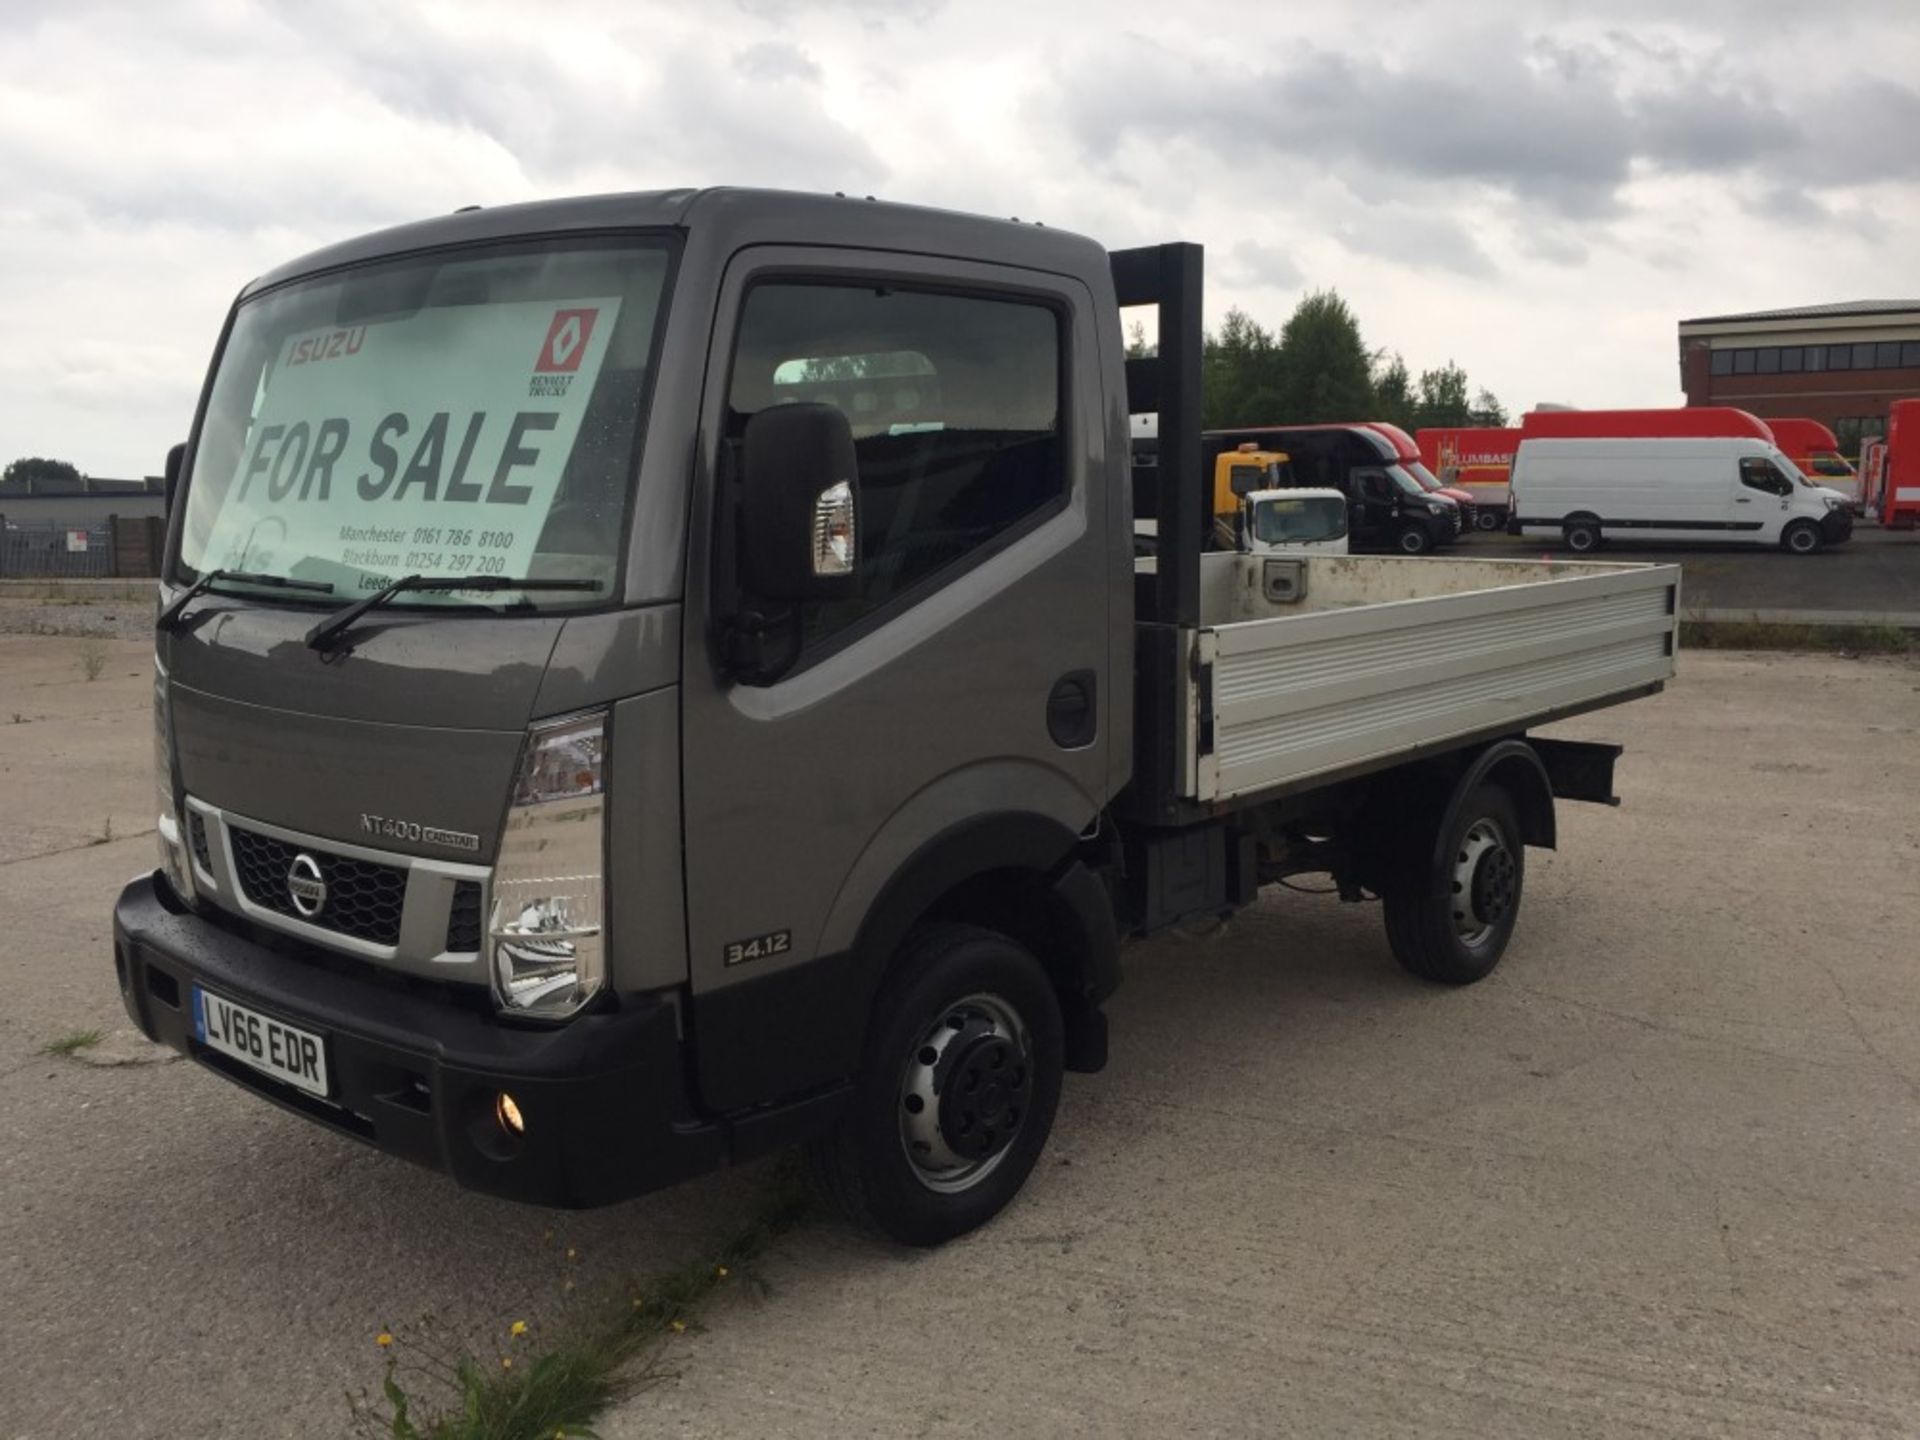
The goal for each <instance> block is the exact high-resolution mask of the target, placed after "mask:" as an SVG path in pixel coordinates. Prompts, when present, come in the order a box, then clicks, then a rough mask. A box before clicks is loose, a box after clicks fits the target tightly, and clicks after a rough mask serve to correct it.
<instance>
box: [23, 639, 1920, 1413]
mask: <svg viewBox="0 0 1920 1440" xmlns="http://www.w3.org/2000/svg"><path fill="white" fill-rule="evenodd" d="M148 663H149V662H148V659H147V650H146V647H145V646H144V645H142V644H139V643H124V642H110V659H109V662H108V663H105V664H103V665H102V667H101V669H100V672H99V674H98V676H97V678H96V679H93V680H88V679H87V678H86V676H85V661H84V659H83V657H82V655H81V654H80V652H79V651H78V649H77V648H76V642H75V641H74V640H72V639H66V638H44V637H4V636H0V793H3V794H5V795H6V796H7V797H8V799H9V802H10V803H9V805H8V815H9V818H10V819H11V821H12V824H11V825H10V826H9V828H8V829H7V830H6V831H4V832H0V916H4V917H5V922H6V927H7V929H8V931H9V932H10V933H11V935H12V937H13V943H12V944H11V945H9V946H8V947H6V948H5V949H4V950H0V995H4V996H5V997H6V1001H7V1003H6V1004H5V1005H4V1006H0V1354H4V1355H5V1357H6V1363H5V1367H4V1379H0V1437H5V1440H15V1437H25V1436H29V1435H32V1436H40V1435H47V1434H56V1433H61V1434H64V1433H88V1434H108V1435H115V1436H180V1435H188V1434H191V1435H194V1436H196V1437H198V1436H248V1437H258V1436H308V1435H334V1434H338V1433H341V1431H342V1430H343V1429H344V1428H345V1425H346V1420H347V1414H348V1412H347V1407H346V1403H345V1401H344V1399H343V1392H345V1391H348V1390H355V1389H360V1388H363V1387H369V1386H373V1385H375V1384H377V1381H378V1378H379V1352H378V1351H376V1350H375V1348H374V1346H373V1340H372V1337H373V1335H374V1333H375V1331H376V1330H377V1329H378V1328H379V1327H381V1326H382V1325H388V1324H392V1325H396V1326H398V1327H400V1329H401V1333H402V1339H403V1341H409V1340H410V1339H411V1338H412V1337H413V1336H414V1335H416V1334H418V1333H419V1322H420V1319H421V1317H422V1316H423V1315H426V1314H427V1313H429V1312H432V1313H433V1314H434V1315H435V1317H436V1321H435V1324H436V1326H437V1333H439V1334H440V1335H442V1336H443V1337H444V1338H445V1341H446V1343H448V1344H456V1343H457V1344H466V1345H469V1346H472V1347H474V1348H476V1349H478V1350H479V1351H480V1352H481V1353H482V1354H491V1353H492V1352H493V1350H494V1349H496V1348H499V1347H502V1346H504V1345H505V1344H506V1341H505V1338H504V1337H505V1330H506V1326H507V1324H508V1323H509V1322H510V1321H511V1320H512V1319H515V1318H521V1317H523V1316H525V1317H527V1318H530V1319H532V1320H533V1321H534V1332H535V1338H536V1339H537V1338H538V1337H539V1336H541V1335H543V1334H548V1333H551V1331H552V1329H553V1328H554V1327H555V1326H558V1325H561V1324H563V1323H565V1320H566V1318H567V1316H568V1315H570V1314H577V1313H579V1312H580V1307H581V1300H582V1297H583V1296H585V1295H588V1294H592V1293H597V1292H599V1291H602V1290H604V1289H606V1288H608V1287H611V1286H613V1285H617V1284H619V1283H621V1282H623V1281H624V1280H626V1279H627V1278H628V1277H630V1276H634V1275H644V1274H646V1273H649V1272H651V1271H653V1270H656V1269H659V1268H662V1267H663V1266H666V1265H669V1264H672V1263H675V1262H677V1261H678V1260H680V1259H681V1258H683V1257H685V1256H686V1255H688V1254H690V1253H693V1252H694V1251H695V1249H696V1247H697V1246H699V1245H700V1244H701V1242H703V1241H704V1240H706V1239H709V1238H711V1237H713V1236H715V1235H717V1234H720V1233H723V1232H725V1231H727V1230H729V1229H731V1228H732V1227H733V1226H734V1225H735V1224H737V1223H738V1220H739V1219H740V1217H742V1216H743V1215H744V1214H746V1213H747V1211H748V1210H749V1209H750V1208H751V1206H752V1204H753V1202H754V1199H755V1197H756V1195H757V1194H758V1192H759V1190H760V1188H761V1186H762V1184H763V1182H764V1180H765V1174H766V1171H765V1167H760V1168H757V1169H751V1170H747V1171H743V1172H737V1173H732V1174H725V1175H719V1176H714V1177H710V1178H707V1179H704V1180H700V1181H696V1182H694V1183H692V1184H689V1185H686V1186H683V1187H680V1188H678V1189H676V1190H672V1191H668V1192H666V1193H664V1194H661V1195H657V1196H652V1197H648V1198H645V1199H642V1200H639V1201H636V1202H633V1203H631V1204H628V1205H623V1206H618V1207H615V1208H612V1209H609V1210H604V1211H598V1212H593V1213H590V1214H585V1215H556V1214H553V1213H550V1212H542V1211H534V1210H527V1209H521V1208H516V1207H513V1206H509V1205H505V1204H502V1203H497V1202H493V1201H487V1200H482V1199H478V1198H476V1197H473V1196H467V1195H462V1194H460V1193H458V1192H456V1191H454V1190H453V1189H452V1188H451V1187H450V1186H449V1185H447V1184H446V1183H445V1182H443V1181H442V1180H440V1179H439V1178H437V1177H435V1176H433V1175H431V1174H428V1173H426V1172H422V1171H418V1170H415V1169H413V1168H411V1167H409V1166H406V1165H403V1164H401V1163H399V1162H395V1161H390V1160H387V1159H385V1158H383V1157H381V1156H379V1155H376V1154H373V1153H370V1152H368V1151H366V1150H364V1149H363V1148H361V1147H359V1146H357V1145H355V1144H353V1143H352V1142H350V1141H346V1140H342V1139H338V1138H335V1137H333V1136H331V1135H329V1134H326V1133H323V1132H321V1131H319V1130H317V1129H315V1128H314V1127H312V1126H311V1125H309V1124H306V1123H305V1122H302V1121H300V1120H297V1119H294V1118H292V1117H289V1116H285V1115H282V1114H281V1113H280V1112H278V1111H276V1110H274V1109H272V1108H271V1107H269V1106H266V1105H263V1104H261V1103H259V1102H258V1101H256V1100H254V1099H252V1098H251V1097H249V1096H247V1095H245V1094H244V1093H242V1092H241V1091H239V1090H237V1089H236V1088H234V1087H232V1086H230V1085H228V1084H226V1083H225V1082H223V1081H221V1080H219V1079H218V1078H216V1077H214V1076H211V1075H208V1074H205V1073H203V1072H201V1071H199V1070H198V1069H197V1068H195V1067H194V1066H192V1065H191V1064H190V1063H187V1062H182V1061H162V1060H156V1059H154V1058H153V1057H152V1056H151V1054H150V1053H147V1052H145V1051H144V1049H143V1047H141V1046H139V1045H137V1044H134V1043H132V1042H131V1041H129V1040H128V1039H127V1038H126V1037H124V1036H121V1037H116V1038H115V1039H114V1040H112V1041H110V1042H109V1044H108V1045H107V1046H106V1047H103V1048H104V1049H105V1050H106V1051H107V1052H108V1053H107V1056H106V1057H104V1058H111V1059H124V1060H127V1061H129V1062H133V1063H127V1064H123V1065H115V1066H108V1065H98V1064H93V1063H89V1062H88V1061H86V1060H71V1059H62V1058H58V1057H53V1056H44V1055H40V1054H38V1053H37V1051H38V1049H39V1047H40V1046H41V1045H43V1044H44V1043H45V1042H47V1041H48V1040H50V1039H53V1038H55V1037H56V1036H58V1035H59V1034H61V1033H62V1032H65V1031H68V1030H71V1029H75V1028H84V1027H100V1028H104V1029H109V1030H111V1029H115V1028H122V1029H123V1028H124V1026H125V1021H124V1018H123V1016H122V1014H121V1011H120V1007H119V1001H118V998H117V995H116V993H115V989H114V985H113V981H112V978H111V975H112V971H111V965H110V962H109V959H108V923H107V922H108V909H109V906H110V904H111V899H112V896H113V894H114V892H115V890H116V889H117V887H118V885H119V884H120V883H121V882H122V881H123V880H124V879H125V878H126V877H127V876H128V875H130V874H132V873H133V872H134V871H136V870H139V869H143V868H145V867H147V866H148V865H149V864H150V863H151V860H150V856H151V850H152V843H153V842H152V838H151V836H150V835H143V834H131V833H130V832H133V831H136V830H141V829H144V828H145V827H144V817H145V815H146V813H147V811H148V809H149V808H150V801H149V798H148V792H149V781H148V778H147V773H146V767H147V756H148V753H149V744H150V742H149V738H148V731H147V725H148V690H147V684H148ZM14 715H19V716H20V717H21V718H20V719H19V720H18V721H17V722H13V721H11V717H12V716H14ZM1566 733H1568V734H1569V735H1580V736H1587V737H1592V738H1612V739H1616V740H1619V741H1622V742H1624V743H1626V744H1627V745H1628V747H1629V749H1628V754H1627V756H1626V757H1625V759H1624V761H1623V762H1622V765H1621V768H1620V774H1619V781H1620V792H1621V794H1622V796H1623V797H1624V800H1625V805H1624V808H1622V809H1620V810H1617V811H1616V810H1607V809H1599V808H1594V807H1588V806H1568V807H1566V808H1565V809H1564V811H1563V814H1562V848H1561V850H1560V851H1559V852H1558V853H1556V854H1545V853H1542V852H1532V854H1531V855H1530V862H1529V863H1530V869H1529V874H1528V903H1527V910H1526V914H1525V915H1524V917H1523V919H1522V922H1521V928H1520V931H1519V933H1518V935H1517V937H1516V939H1515V942H1514V946H1513V949H1512V950H1511V952H1510V954H1509V956H1508V959H1507V961H1506V962H1505V964H1504V965H1503V966H1502V967H1501V969H1500V970H1499V971H1498V972H1497V973H1496V974H1495V975H1494V976H1493V977H1492V978H1490V979H1489V980H1488V981H1486V982H1485V983H1483V984H1481V985H1478V986H1475V987H1472V988H1470V989H1467V990H1461V991H1443V990H1439V989H1436V988H1434V987H1430V986H1426V985H1422V984H1418V983H1416V982H1414V981H1412V980H1410V979H1408V978H1406V977H1405V976H1403V975H1402V974H1401V973H1400V972H1399V971H1398V970H1397V969H1396V968H1395V966H1394V965H1393V962H1392V960H1391V958H1390V957H1389V956H1388V954H1387V951H1386V947H1385V943H1384V940H1383V939H1382V937H1381V934H1380V929H1379V919H1378V915H1377V912H1376V911H1375V910H1374V908H1373V907H1347V906H1341V905H1339V904H1337V903H1335V902H1334V901H1332V900H1331V899H1328V898H1320V897H1309V896H1304V895H1296V894H1291V893H1288V892H1285V891H1280V892H1275V893H1274V894H1273V895H1271V897H1270V898H1267V899H1264V900H1263V901H1262V902H1261V903H1260V904H1259V905H1257V906H1255V907H1254V908H1253V909H1251V910H1250V911H1248V912H1246V913H1245V914H1243V915H1242V916H1241V917H1240V918H1239V919H1238V920H1236V921H1235V922H1234V924H1233V925H1232V926H1231V927H1230V928H1229V929H1227V930H1226V931H1225V932H1223V933H1221V934H1218V935H1215V936H1213V937H1209V938H1196V939H1186V940H1183V939H1169V940H1164V941H1160V942H1156V943H1154V944H1151V945H1147V946H1143V947H1140V948H1138V949H1136V950H1134V951H1132V952H1131V953H1130V955H1129V958H1128V980H1127V985H1126V987H1125V988H1124V989H1123V990H1122V991H1121V993H1120V995H1119V996H1118V997H1116V999H1115V1002H1114V1004H1113V1007H1112V1015H1113V1030H1114V1034H1113V1065H1112V1066H1111V1067H1110V1068H1109V1070H1108V1071H1107V1072H1106V1073H1105V1074H1102V1075H1099V1076H1093V1077H1070V1078H1069V1082H1068V1086H1067V1092H1066V1097H1065V1100H1064V1102H1063V1104H1062V1108H1061V1113H1060V1116H1059V1120H1058V1122H1057V1126H1056V1129H1055V1133H1054V1138H1053V1141H1052V1143H1051V1145H1050V1146H1049V1148H1048V1150H1047V1152H1046V1154H1045V1155H1044V1156H1043V1158H1042V1162H1041V1167H1040V1169H1039V1170H1038V1171H1037V1172H1036V1174H1035V1176H1034V1178H1033V1181H1032V1182H1031V1184H1030V1186H1029V1187H1028V1190H1027V1192H1026V1193H1025V1194H1024V1195H1023V1196H1022V1197H1021V1199H1020V1200H1018V1201H1017V1202H1016V1203H1015V1205H1014V1206H1013V1207H1012V1208H1011V1209H1010V1210H1009V1211H1008V1212H1007V1213H1006V1214H1005V1215H1004V1216H1003V1217H1001V1219H1000V1220H999V1221H997V1222H996V1223H995V1224H993V1225H992V1226H989V1227H988V1228H987V1229H986V1230H984V1231H982V1232H980V1233H979V1234H977V1235H974V1236H972V1237H969V1238H967V1239H965V1240H963V1241H960V1242H958V1243H956V1244H953V1245H950V1246H948V1247H947V1248H945V1249H944V1250H941V1251H938V1252H934V1253H908V1252H902V1251H899V1250H895V1249H891V1248H887V1247H883V1246H880V1245H877V1244H874V1243H872V1242H869V1241H867V1240H865V1239H862V1238H860V1237H858V1236H856V1235H853V1234H851V1233H849V1232H848V1231H846V1230H845V1229H844V1228H842V1227H841V1226H839V1225H838V1224H837V1223H835V1222H833V1221H831V1220H829V1219H826V1218H822V1219H819V1220H817V1221H815V1222H812V1223H810V1224H809V1225H807V1226H806V1227H805V1228H803V1229H802V1230H800V1231H798V1232H796V1233H795V1234H793V1235H791V1236H789V1237H788V1238H787V1239H786V1240H785V1241H783V1242H782V1243H781V1245H780V1246H779V1247H778V1249H777V1250H776V1251H775V1253H774V1254H773V1256H772V1257H771V1258H770V1259H769V1260H768V1261H767V1262H765V1264H764V1266H763V1270H764V1274H765V1277H766V1278H767V1279H768V1280H769V1281H770V1282H771V1283H772V1285H773V1291H772V1293H771V1295H770V1296H768V1297H766V1298H755V1297H753V1296H751V1295H749V1294H748V1293H747V1292H745V1291H744V1290H743V1291H741V1292H740V1293H739V1294H738V1295H737V1297H735V1298H731V1299H727V1300H723V1301H722V1302H721V1303H719V1304H718V1305H717V1306H716V1307H715V1308H714V1309H712V1310H711V1311H710V1312H709V1314H708V1315H707V1316H706V1321H707V1327H708V1328H707V1329H706V1330H705V1331H704V1333H690V1334H689V1335H688V1336H686V1337H683V1338H682V1339H680V1340H678V1341H676V1342H675V1344H674V1347H673V1349H672V1351H671V1352H670V1355H669V1357H668V1361H667V1365H668V1369H669V1370H670V1371H671V1372H672V1374H671V1376H670V1378H669V1379H668V1380H667V1381H666V1383H665V1384H664V1385H662V1386H661V1387H659V1388H656V1389H654V1390H651V1391H649V1392H647V1393H645V1394H643V1395H641V1396H639V1397H638V1398H637V1399H635V1400H634V1401H632V1402H630V1403H629V1405H628V1406H627V1407H626V1408H625V1409H624V1410H622V1411H620V1412H618V1413H616V1414H614V1415H612V1416H610V1417H608V1418H607V1419H606V1420H605V1421H604V1422H603V1424H602V1425H601V1426H600V1430H601V1433H603V1434H605V1435H607V1436H608V1437H610V1440H611V1437H637V1436H640V1435H651V1434H657V1433H661V1432H662V1431H665V1432H667V1433H673V1434H681V1435H689V1436H708V1435H735V1434H754V1435H762V1436H796V1437H798V1436H816V1435H817V1436H844V1435H896V1434H903V1433H917V1434H925V1435H953V1436H961V1435H966V1436H972V1435H977V1434H980V1433H992V1432H994V1431H1000V1432H1003V1433H1006V1432H1011V1433H1019V1434H1025V1435H1116V1434H1166V1433H1176V1432H1190V1433H1205V1434H1246V1435H1255V1434H1258V1435H1272V1434H1323V1433H1324V1434H1339V1433H1346V1434H1356V1435H1368V1436H1377V1435H1408V1436H1413V1435H1421V1436H1426V1435H1449V1434H1459V1435H1463V1436H1465V1435H1473V1436H1476V1437H1478V1436H1515V1437H1528V1440H1533V1437H1542V1436H1562V1435H1565V1436H1574V1435H1579V1436H1590V1435H1616V1434H1617V1435H1636V1434H1639V1435H1653V1436H1678V1435H1727V1436H1742V1437H1747V1436H1773V1435H1780V1436H1786V1435H1794V1436H1799V1435H1808V1434H1821V1435H1875V1436H1882V1435H1884V1436H1905V1435H1912V1434H1915V1433H1917V1432H1920V1205H1917V1204H1916V1203H1915V1200H1914V1196H1915V1195H1916V1193H1920V972H1917V971H1916V967H1915V965H1914V956H1915V954H1916V951H1917V949H1920V946H1917V945H1916V940H1915V932H1916V929H1920V891H1916V888H1915V885H1914V882H1913V876H1914V874H1915V873H1916V868H1915V867H1916V865H1920V811H1916V809H1915V804H1914V797H1915V796H1916V795H1920V666H1915V665H1913V664H1911V663H1906V662H1886V661H1849V660H1838V659H1829V658H1813V657H1789V656H1748V655H1737V654H1710V653H1701V654H1695V655H1688V656H1686V657H1684V660H1683V665H1682V673H1681V677H1680V680H1679V681H1678V682H1677V684H1676V685H1675V686H1674V687H1673V688H1672V689H1671V690H1669V691H1668V692H1667V693H1666V694H1665V695H1663V696H1660V697H1658V698H1656V699H1653V700H1649V701H1643V702H1639V703H1636V704H1633V705H1630V706H1626V707H1624V708H1622V709H1619V710H1617V711H1612V712H1606V713H1602V714H1599V715H1594V716H1589V717H1586V718H1585V719H1583V720H1582V721H1579V722H1577V723H1575V724H1572V725H1570V726H1568V727H1566ZM109 818H110V819H112V821H113V826H114V829H113V835H114V837H115V838H113V839H111V840H106V839H104V838H103V837H104V831H105V822H106V820H108V819H109ZM569 1247H571V1248H572V1249H573V1250H574V1251H575V1252H576V1253H575V1255H574V1257H573V1258H572V1259H569V1258H568V1257H567V1254H566V1252H567V1250H568V1249H569ZM570 1282H571V1283H573V1284H574V1285H576V1286H577V1287H578V1288H577V1289H574V1290H571V1291H569V1289H568V1288H567V1287H568V1284H569V1283H570Z"/></svg>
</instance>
